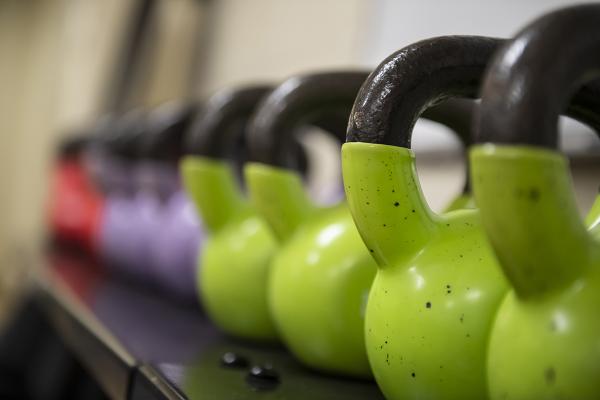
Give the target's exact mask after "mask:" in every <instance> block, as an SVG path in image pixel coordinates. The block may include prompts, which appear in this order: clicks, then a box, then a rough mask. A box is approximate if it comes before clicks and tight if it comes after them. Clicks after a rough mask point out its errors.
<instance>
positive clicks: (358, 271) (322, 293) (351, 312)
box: [245, 72, 471, 377]
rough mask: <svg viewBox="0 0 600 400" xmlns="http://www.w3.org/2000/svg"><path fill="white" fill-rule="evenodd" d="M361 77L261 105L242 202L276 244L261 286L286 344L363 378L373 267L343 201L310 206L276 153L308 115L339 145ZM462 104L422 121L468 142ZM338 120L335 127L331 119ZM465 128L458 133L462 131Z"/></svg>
mask: <svg viewBox="0 0 600 400" xmlns="http://www.w3.org/2000/svg"><path fill="white" fill-rule="evenodd" d="M366 77H367V73H365V72H327V73H317V74H308V75H300V76H295V77H292V78H290V79H288V80H286V81H285V82H283V83H282V84H281V85H280V86H278V87H277V88H276V89H275V90H273V92H271V94H269V96H268V97H267V98H266V99H265V100H264V101H263V102H262V103H261V106H260V108H259V109H258V110H257V111H256V112H255V114H254V116H253V118H252V120H251V122H250V128H249V130H248V142H249V143H250V148H251V158H252V159H254V160H258V161H259V162H253V163H248V164H247V166H246V168H245V172H246V174H245V176H246V182H247V184H248V189H249V193H250V197H251V199H252V201H253V203H254V204H255V206H256V208H257V210H258V211H259V213H260V215H261V216H263V217H264V218H265V220H266V221H267V223H268V224H269V226H270V227H271V228H272V229H273V232H274V233H275V236H276V238H277V239H278V240H279V242H280V243H281V247H280V249H279V250H278V251H277V254H276V255H275V256H274V258H273V261H272V267H271V269H272V271H271V278H270V282H269V287H268V291H269V305H270V309H271V313H272V315H273V318H274V319H275V322H276V324H277V327H278V330H279V332H280V334H281V336H282V338H283V341H284V342H285V344H286V345H287V346H288V347H289V349H290V350H291V351H292V353H293V354H294V355H295V356H296V357H297V358H298V359H299V360H301V361H302V362H303V363H304V364H306V365H308V366H310V367H312V368H315V369H319V370H322V371H327V372H331V373H336V374H347V375H351V376H358V377H369V376H371V372H370V367H369V364H368V360H367V355H366V351H365V346H364V332H363V324H364V321H363V316H364V307H365V302H366V299H367V295H368V291H369V288H370V286H371V282H372V280H373V277H374V275H375V272H376V265H375V263H374V261H373V259H372V258H371V256H370V254H369V251H368V250H367V248H365V246H364V244H363V243H362V240H361V238H360V236H359V234H358V232H357V230H356V228H355V226H354V223H353V222H352V217H351V215H350V213H349V212H348V209H347V206H346V203H345V202H342V203H340V204H338V205H335V206H333V207H322V208H319V207H317V206H316V205H314V204H312V203H311V201H310V200H309V198H308V195H307V194H306V191H305V189H304V187H303V184H302V179H301V177H300V176H299V175H298V174H297V173H296V172H294V171H293V170H290V169H289V166H287V165H286V164H285V160H284V159H283V158H282V157H281V155H282V154H286V153H287V149H286V145H288V144H289V143H291V142H292V138H293V137H294V134H295V133H296V132H297V131H298V129H299V128H300V127H302V125H303V124H310V123H311V122H313V121H314V120H316V119H321V120H325V119H328V120H329V121H330V123H329V126H328V127H327V128H328V129H329V130H330V131H331V132H332V133H335V134H337V136H338V137H340V139H341V140H340V141H342V140H343V139H342V138H343V137H344V136H343V135H344V131H345V129H344V128H345V126H346V125H347V120H348V116H349V114H350V109H351V107H352V104H353V103H354V99H355V97H356V94H357V93H358V90H359V88H360V86H361V85H362V83H363V82H364V80H365V79H366ZM470 111H471V104H466V103H463V104H459V103H458V102H455V103H449V104H447V105H443V106H441V107H436V108H434V109H432V110H431V111H430V112H429V113H427V115H426V118H429V119H432V120H434V121H437V122H441V123H446V122H448V125H450V126H451V127H453V128H457V127H458V128H460V130H461V131H460V136H462V137H464V138H468V136H469V134H468V130H469V121H470ZM336 121H337V125H336V124H335V122H336ZM465 131H466V132H465Z"/></svg>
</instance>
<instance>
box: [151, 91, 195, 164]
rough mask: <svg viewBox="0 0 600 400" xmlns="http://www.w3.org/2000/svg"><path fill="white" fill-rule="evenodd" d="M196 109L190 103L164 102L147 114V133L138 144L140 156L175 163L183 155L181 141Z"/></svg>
mask: <svg viewBox="0 0 600 400" xmlns="http://www.w3.org/2000/svg"><path fill="white" fill-rule="evenodd" d="M195 111H196V106H195V105H194V104H191V103H175V102H171V103H165V104H162V105H160V106H158V107H157V108H155V109H154V110H152V111H151V112H150V114H149V117H148V120H147V128H146V129H147V133H146V134H145V135H144V138H143V140H142V143H141V145H140V155H141V157H144V158H147V159H151V160H156V161H165V162H170V163H176V162H178V161H179V159H180V158H181V156H182V155H183V141H184V137H185V133H186V131H187V129H188V128H189V125H190V123H191V122H192V118H193V116H194V113H195Z"/></svg>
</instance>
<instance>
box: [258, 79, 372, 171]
mask: <svg viewBox="0 0 600 400" xmlns="http://www.w3.org/2000/svg"><path fill="white" fill-rule="evenodd" d="M366 77H367V73H366V72H362V71H361V72H358V71H356V72H354V71H352V72H350V71H346V72H326V73H315V74H306V75H299V76H294V77H292V78H289V79H287V80H285V81H284V82H283V83H282V84H280V85H279V86H278V87H277V88H275V89H274V90H273V91H272V92H271V93H270V94H269V96H268V97H266V98H265V99H264V101H263V102H262V103H261V105H260V107H259V108H258V109H257V111H256V113H255V114H254V116H253V117H252V120H251V121H250V123H249V129H248V134H247V137H248V143H249V148H250V159H252V160H254V161H259V162H262V163H266V164H271V165H276V166H282V167H289V165H287V163H288V161H289V150H288V149H290V145H291V144H292V143H293V141H294V133H295V132H296V129H297V128H298V127H299V126H301V125H303V124H306V125H316V126H319V127H321V128H323V129H325V130H327V131H328V132H331V133H333V134H336V133H338V134H339V133H340V132H343V131H344V127H345V125H346V122H347V119H348V114H349V113H350V109H351V107H352V102H353V99H354V97H355V96H356V93H357V92H358V89H359V88H360V86H361V85H362V83H363V82H364V80H365V78H366Z"/></svg>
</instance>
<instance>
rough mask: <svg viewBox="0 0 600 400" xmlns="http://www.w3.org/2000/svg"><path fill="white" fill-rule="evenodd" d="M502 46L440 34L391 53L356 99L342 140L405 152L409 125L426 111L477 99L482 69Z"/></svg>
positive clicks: (481, 39) (482, 39) (496, 42)
mask: <svg viewBox="0 0 600 400" xmlns="http://www.w3.org/2000/svg"><path fill="white" fill-rule="evenodd" d="M501 43H503V40H502V39H495V38H488V37H481V36H443V37H437V38H432V39H427V40H423V41H420V42H416V43H414V44H411V45H409V46H407V47H404V48H403V49H401V50H399V51H397V52H395V53H393V54H392V55H390V56H389V57H388V58H387V59H385V60H384V61H383V62H382V63H381V64H379V66H378V67H377V68H376V69H375V70H374V71H373V72H372V73H371V75H369V77H368V79H367V81H366V82H365V83H364V85H363V87H362V88H361V90H360V92H359V94H358V96H357V97H356V101H355V102H354V107H353V109H352V113H351V115H350V120H349V122H348V131H347V135H346V141H348V142H366V143H379V144H387V145H394V146H399V147H405V148H410V146H411V137H412V130H413V127H414V125H415V123H416V121H417V119H419V117H420V116H421V114H422V113H423V112H424V111H425V110H426V109H428V108H429V107H431V106H433V105H436V104H439V103H441V102H442V101H444V100H446V99H448V98H451V97H462V98H476V97H477V93H478V89H479V84H480V81H481V77H482V75H483V72H484V70H485V67H486V65H487V63H488V61H489V60H490V58H491V56H492V54H493V53H494V51H496V49H497V48H498V46H499V45H500V44H501Z"/></svg>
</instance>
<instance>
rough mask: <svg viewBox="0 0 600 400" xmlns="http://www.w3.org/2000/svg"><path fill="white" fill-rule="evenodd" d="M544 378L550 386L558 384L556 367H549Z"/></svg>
mask: <svg viewBox="0 0 600 400" xmlns="http://www.w3.org/2000/svg"><path fill="white" fill-rule="evenodd" d="M544 378H545V379H546V383H547V384H548V385H552V384H554V382H556V370H555V369H554V367H548V368H546V370H545V371H544Z"/></svg>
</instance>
